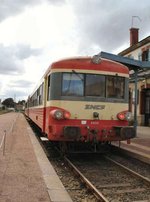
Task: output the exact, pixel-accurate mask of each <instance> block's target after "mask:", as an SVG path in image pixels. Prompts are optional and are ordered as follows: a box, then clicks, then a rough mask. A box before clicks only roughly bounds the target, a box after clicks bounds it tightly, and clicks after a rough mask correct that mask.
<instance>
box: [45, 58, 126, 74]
mask: <svg viewBox="0 0 150 202" xmlns="http://www.w3.org/2000/svg"><path fill="white" fill-rule="evenodd" d="M53 69H62V70H63V69H80V70H82V69H83V70H96V71H107V72H117V73H123V74H129V69H128V67H127V66H125V65H123V64H121V63H118V62H115V61H112V60H108V59H104V58H101V59H100V61H99V62H98V63H96V62H94V61H93V58H92V57H76V58H68V59H63V60H59V61H57V62H54V63H52V64H51V65H50V67H49V68H48V70H47V72H46V74H48V73H49V72H50V71H51V70H53ZM46 74H45V75H46Z"/></svg>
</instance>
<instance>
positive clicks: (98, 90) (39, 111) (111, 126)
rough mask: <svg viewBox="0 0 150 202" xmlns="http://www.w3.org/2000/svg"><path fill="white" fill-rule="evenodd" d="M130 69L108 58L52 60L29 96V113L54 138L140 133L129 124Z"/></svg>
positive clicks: (103, 139)
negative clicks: (53, 61)
mask: <svg viewBox="0 0 150 202" xmlns="http://www.w3.org/2000/svg"><path fill="white" fill-rule="evenodd" d="M128 83H129V70H128V68H127V67H126V66H124V65H122V64H120V63H117V62H114V61H110V60H106V59H103V58H98V57H97V56H94V57H85V58H82V57H81V58H80V57H79V58H71V59H64V60H60V61H58V62H55V63H53V64H52V65H51V66H50V67H49V69H48V70H47V72H46V73H45V75H44V77H43V80H42V81H41V83H40V85H39V87H38V88H37V89H36V90H35V92H34V93H33V94H32V95H31V96H30V97H29V99H28V101H27V108H26V112H25V113H26V115H27V116H28V117H29V118H30V119H32V120H33V121H34V122H35V123H36V124H37V125H38V126H39V127H40V128H41V130H42V132H43V133H45V134H46V135H47V137H48V139H49V140H51V141H63V142H65V141H71V142H74V141H79V142H93V141H94V142H111V141H119V140H127V139H130V138H133V137H135V130H134V128H133V127H129V126H128V121H129V118H130V113H129V112H128V95H129V93H128Z"/></svg>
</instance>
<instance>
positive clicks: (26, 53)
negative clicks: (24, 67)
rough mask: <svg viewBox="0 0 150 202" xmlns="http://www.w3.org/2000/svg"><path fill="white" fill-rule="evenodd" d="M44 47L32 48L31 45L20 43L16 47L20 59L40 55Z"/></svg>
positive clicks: (16, 53)
mask: <svg viewBox="0 0 150 202" xmlns="http://www.w3.org/2000/svg"><path fill="white" fill-rule="evenodd" d="M41 52H42V49H36V48H31V47H30V46H29V45H24V44H19V45H17V46H16V48H15V55H16V57H17V58H18V59H21V60H22V59H26V58H28V57H30V56H38V55H39V54H41Z"/></svg>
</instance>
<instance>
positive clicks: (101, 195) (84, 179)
mask: <svg viewBox="0 0 150 202" xmlns="http://www.w3.org/2000/svg"><path fill="white" fill-rule="evenodd" d="M64 160H65V161H66V162H67V164H68V165H69V166H70V167H71V168H72V169H73V171H75V173H76V174H77V175H78V176H80V178H81V180H82V181H83V182H84V183H85V184H86V186H87V188H89V189H90V190H92V191H93V193H94V195H95V196H96V198H97V199H98V200H99V201H102V202H109V201H108V200H107V198H105V196H104V195H103V194H102V193H101V192H99V191H98V189H96V187H95V186H94V185H93V184H92V183H91V182H90V181H89V180H88V179H87V178H86V177H85V176H84V175H83V174H82V173H81V172H80V171H79V170H78V169H77V168H76V166H74V165H73V164H72V163H71V161H70V160H69V159H68V158H67V157H64Z"/></svg>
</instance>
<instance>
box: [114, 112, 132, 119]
mask: <svg viewBox="0 0 150 202" xmlns="http://www.w3.org/2000/svg"><path fill="white" fill-rule="evenodd" d="M131 116H132V114H131V112H128V111H124V112H120V113H118V114H117V118H118V119H119V120H121V121H124V120H126V121H129V120H131Z"/></svg>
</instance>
